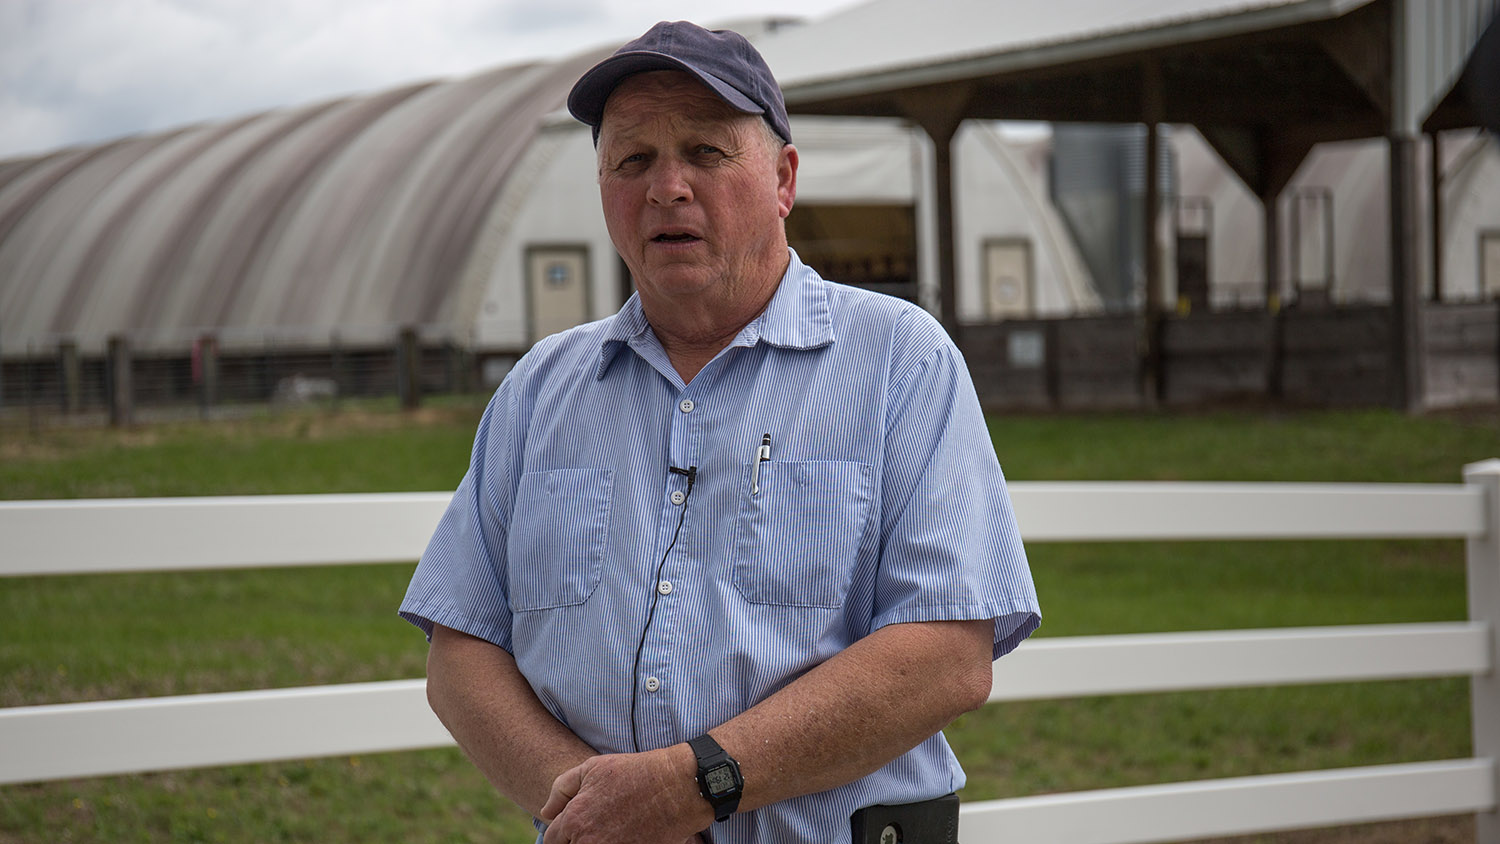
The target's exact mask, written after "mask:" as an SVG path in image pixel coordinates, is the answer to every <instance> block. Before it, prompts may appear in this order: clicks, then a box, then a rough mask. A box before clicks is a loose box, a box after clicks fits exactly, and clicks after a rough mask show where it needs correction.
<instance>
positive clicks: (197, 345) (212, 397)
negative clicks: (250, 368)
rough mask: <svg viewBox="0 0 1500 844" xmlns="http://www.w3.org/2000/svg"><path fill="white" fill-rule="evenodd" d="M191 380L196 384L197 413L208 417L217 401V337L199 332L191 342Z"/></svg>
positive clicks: (205, 417)
mask: <svg viewBox="0 0 1500 844" xmlns="http://www.w3.org/2000/svg"><path fill="white" fill-rule="evenodd" d="M193 381H195V382H196V383H197V385H198V415H199V416H200V417H202V418H204V419H207V418H208V412H209V409H210V408H212V407H213V406H214V405H215V404H217V403H218V401H219V338H218V336H217V335H214V334H200V335H199V336H198V339H197V340H196V341H194V343H193Z"/></svg>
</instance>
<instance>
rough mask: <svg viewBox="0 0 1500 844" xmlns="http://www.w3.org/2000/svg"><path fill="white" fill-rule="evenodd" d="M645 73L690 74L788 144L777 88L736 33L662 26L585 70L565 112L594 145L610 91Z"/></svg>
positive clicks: (688, 25) (757, 55) (681, 24)
mask: <svg viewBox="0 0 1500 844" xmlns="http://www.w3.org/2000/svg"><path fill="white" fill-rule="evenodd" d="M648 70H681V71H685V72H687V73H691V74H692V75H693V76H694V77H695V78H697V79H698V81H700V82H702V83H703V84H704V85H707V86H708V87H709V88H710V89H711V90H712V91H713V92H714V93H716V94H718V95H719V97H720V98H721V99H723V100H724V102H726V103H729V104H730V105H731V106H733V107H734V108H736V109H738V110H739V111H742V112H745V113H746V114H759V115H762V116H763V117H765V119H766V122H767V123H770V124H771V128H772V129H774V130H776V134H778V135H780V136H781V139H782V140H783V141H786V142H787V143H791V142H792V129H791V126H790V125H788V121H787V117H786V103H784V102H783V101H782V99H781V86H779V85H777V84H776V78H775V77H774V76H772V75H771V68H769V67H767V66H766V60H765V59H763V58H761V55H760V53H758V52H756V50H755V48H754V47H752V46H750V42H749V41H746V40H745V37H744V36H743V35H740V34H739V33H737V32H731V31H729V30H727V29H724V30H714V31H710V30H707V29H704V28H703V27H701V26H698V25H697V24H692V23H688V22H687V21H675V22H668V21H662V22H661V23H659V24H657V25H656V26H653V27H651V28H650V29H649V30H647V31H646V34H645V35H642V36H641V37H640V38H637V39H635V40H634V41H631V42H630V43H629V44H626V45H625V46H623V47H621V48H620V49H618V50H616V51H615V54H614V55H612V56H610V57H609V58H607V59H605V60H604V61H602V62H599V63H598V64H596V65H594V66H593V67H592V68H590V69H589V71H588V72H587V73H585V74H584V75H583V76H582V77H581V78H580V79H579V80H578V82H577V83H576V84H574V85H573V90H572V92H571V93H569V94H568V111H570V112H572V114H573V116H574V117H576V118H578V119H579V120H582V121H583V122H584V123H587V124H588V125H589V126H592V127H593V129H594V141H595V142H598V140H599V123H600V122H601V121H602V120H603V119H604V103H605V101H607V100H608V99H609V95H610V94H612V93H614V90H615V86H616V85H619V84H620V80H622V79H624V78H625V77H627V76H629V75H631V74H632V73H643V72H645V71H648Z"/></svg>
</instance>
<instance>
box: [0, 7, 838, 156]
mask: <svg viewBox="0 0 1500 844" xmlns="http://www.w3.org/2000/svg"><path fill="white" fill-rule="evenodd" d="M852 4H853V0H800V2H799V1H798V0H786V2H779V3H778V2H759V3H753V4H752V3H748V2H746V0H699V2H694V3H688V2H679V0H428V2H420V3H419V2H411V0H317V1H316V2H306V0H0V157H11V156H16V155H24V154H31V153H37V152H42V151H46V150H49V149H52V148H55V147H58V146H63V145H72V144H81V143H92V142H97V141H101V140H104V139H107V138H111V137H116V136H120V135H128V134H136V133H140V132H151V131H159V130H163V129H167V128H170V127H173V126H178V125H183V124H187V123H196V122H201V121H205V120H219V119H224V118H227V117H231V116H235V115H240V114H246V113H250V112H255V111H262V110H266V109H270V108H275V107H278V106H284V105H294V104H299V103H307V102H315V101H318V100H321V99H328V98H331V97H336V96H340V95H343V94H348V93H352V92H361V91H373V90H381V89H386V88H392V87H396V86H399V85H402V84H406V83H409V82H415V81H419V80H425V79H432V78H438V77H447V76H456V75H463V74H468V73H473V72H477V71H479V70H482V69H485V68H490V67H498V66H501V65H505V64H512V63H515V62H519V61H524V60H529V59H535V58H544V57H553V58H556V57H562V56H565V55H568V54H570V53H574V52H578V51H580V50H585V49H590V48H593V47H596V46H598V45H600V44H603V43H607V42H610V41H619V40H623V39H626V38H630V37H633V36H634V35H637V34H639V33H640V32H642V31H644V30H645V29H646V28H647V27H648V26H650V25H651V24H652V23H654V22H655V21H657V20H662V19H680V18H692V19H694V20H698V21H701V22H706V23H712V22H714V21H723V20H729V19H734V18H744V17H747V16H751V15H765V14H782V15H786V14H800V15H804V16H820V15H822V14H826V13H827V12H828V11H830V10H833V9H836V8H840V7H847V6H849V5H852Z"/></svg>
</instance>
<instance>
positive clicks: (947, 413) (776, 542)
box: [401, 23, 1039, 844]
mask: <svg viewBox="0 0 1500 844" xmlns="http://www.w3.org/2000/svg"><path fill="white" fill-rule="evenodd" d="M568 103H569V108H570V110H571V111H572V112H573V114H574V115H575V116H577V117H578V118H579V119H581V120H582V121H584V122H585V123H588V124H589V125H590V126H592V127H593V129H594V132H595V139H596V144H597V157H598V174H599V189H600V195H601V198H602V201H603V207H604V216H605V219H606V221H607V223H608V227H609V232H610V238H611V240H612V241H613V242H614V245H615V247H616V249H617V250H618V251H619V253H620V255H621V257H622V258H623V259H624V260H625V263H626V264H627V265H628V266H629V268H630V271H631V275H632V277H633V278H634V279H635V282H636V286H637V291H638V292H637V294H636V295H635V296H633V297H632V298H631V300H630V301H629V302H627V303H626V305H625V306H624V308H622V309H621V311H620V312H619V313H618V314H616V315H615V316H613V317H611V318H609V319H606V320H602V321H600V322H597V323H592V324H588V325H583V326H579V327H577V328H575V329H572V330H570V331H566V332H563V333H562V334H559V335H555V336H552V337H549V338H547V339H545V340H543V341H542V342H540V343H538V344H537V345H536V347H535V348H533V349H532V350H531V351H530V352H529V353H528V354H527V355H526V356H525V357H524V358H523V359H522V360H521V361H520V362H519V363H518V364H517V365H516V367H515V369H514V370H513V371H512V372H511V374H510V375H509V376H508V377H507V378H506V380H505V383H504V384H502V385H501V387H500V389H499V390H498V391H497V392H496V395H495V397H494V399H493V400H492V402H491V404H490V406H489V408H488V410H487V411H486V413H485V415H484V418H483V421H482V422H481V423H480V426H479V430H478V434H477V436H476V439H475V444H474V452H473V458H472V463H471V466H470V469H469V472H468V474H467V475H466V476H465V478H464V480H463V482H462V483H461V484H460V486H459V488H458V491H457V492H456V493H455V495H454V498H453V502H452V504H451V505H450V506H449V509H448V511H447V513H446V514H445V515H444V517H443V520H442V522H441V524H440V525H439V527H438V530H437V533H436V535H435V536H434V537H433V539H432V542H431V544H430V545H429V547H428V549H427V551H426V553H425V554H424V555H423V557H422V561H421V563H420V564H419V566H418V567H417V572H416V574H415V576H414V577H413V579H412V584H411V587H410V590H409V591H408V593H407V596H406V600H405V601H404V603H403V604H402V610H401V611H402V614H403V615H404V616H405V617H406V618H408V619H409V620H411V621H413V622H414V623H416V624H418V625H419V626H421V627H422V628H423V629H424V630H426V631H428V633H429V636H430V637H431V643H432V644H431V651H430V655H429V658H428V696H429V698H430V700H431V702H432V706H433V709H434V710H435V711H436V712H437V714H438V715H439V717H440V718H441V719H442V720H443V723H444V724H445V725H447V727H448V728H449V730H450V731H451V732H452V733H453V735H454V737H455V738H456V739H457V740H458V743H459V745H460V746H462V747H463V749H464V750H465V751H466V752H467V753H468V755H469V756H470V758H471V759H473V760H474V762H475V764H476V765H477V766H478V767H479V768H480V769H481V770H482V771H483V772H484V773H485V775H486V776H487V777H489V779H490V780H491V782H492V783H494V785H495V786H496V788H497V789H499V790H500V791H501V792H502V793H504V794H506V795H507V796H509V797H510V798H511V799H513V800H515V801H516V802H517V803H518V804H519V805H521V806H522V807H523V808H525V809H526V810H527V811H529V812H531V813H532V814H533V815H534V816H535V817H536V818H538V819H539V822H540V823H542V824H545V836H544V840H545V841H546V842H547V843H548V844H552V843H553V842H579V843H580V844H587V842H650V844H661V842H671V844H675V842H680V841H685V840H698V839H697V836H698V835H699V833H705V834H704V836H703V838H704V839H705V840H714V841H717V842H720V843H721V844H723V843H724V842H751V841H754V842H795V841H809V842H812V841H816V842H847V841H849V840H850V839H851V816H854V815H856V814H857V813H859V812H860V811H861V810H862V809H864V808H865V807H869V806H875V805H881V804H884V805H896V804H901V805H904V804H918V806H919V807H925V806H926V805H927V804H925V803H924V801H929V800H933V799H936V798H943V797H944V796H946V795H949V794H950V793H951V792H953V791H954V790H955V789H956V788H958V787H959V786H961V785H962V784H963V772H962V770H961V769H960V768H959V766H958V764H957V762H956V761H955V760H954V758H953V755H952V753H951V751H950V750H949V749H948V745H947V744H946V742H945V741H944V739H943V737H942V735H941V733H940V732H939V731H940V730H941V729H942V727H944V726H945V725H946V724H947V723H948V722H949V721H951V720H952V719H953V718H954V717H956V716H957V715H959V714H960V713H962V712H964V711H966V710H969V709H973V708H975V707H977V706H979V705H980V704H982V703H983V702H984V700H985V699H986V697H987V695H988V692H989V690H990V667H991V663H992V661H993V660H994V659H995V658H997V657H998V656H1000V655H1001V654H1003V653H1005V652H1007V651H1009V650H1010V649H1012V648H1014V647H1015V646H1016V644H1018V643H1019V642H1020V641H1021V640H1023V639H1025V638H1026V637H1027V636H1028V635H1030V633H1031V632H1032V631H1033V630H1034V629H1035V628H1036V626H1037V624H1038V622H1039V615H1038V610H1037V604H1036V596H1035V592H1034V589H1033V587H1032V583H1031V577H1030V572H1029V570H1028V568H1027V566H1026V561H1025V556H1024V553H1023V551H1022V548H1021V543H1020V539H1019V536H1018V535H1017V532H1016V529H1015V521H1014V517H1013V516H1012V513H1011V510H1010V506H1009V502H1008V499H1007V498H1006V494H1005V486H1004V479H1003V477H1002V476H1001V473H1000V469H999V466H998V464H997V463H996V461H995V456H994V449H993V446H992V445H991V443H990V440H989V437H988V434H987V432H986V429H985V426H984V422H983V419H982V417H981V414H980V412H979V407H978V403H977V400H976V399H975V396H974V390H973V386H972V384H971V383H970V381H969V377H968V374H967V372H966V371H965V369H964V366H963V361H962V358H961V357H960V355H959V354H958V352H957V350H956V349H955V348H954V347H953V345H952V343H951V342H950V341H949V340H948V338H947V335H946V334H944V333H943V331H942V329H941V327H939V326H938V325H937V323H936V322H935V321H934V320H933V319H932V318H931V317H930V316H929V315H927V314H926V313H925V312H923V311H921V310H920V309H918V308H916V307H914V306H911V305H909V304H907V303H904V302H901V301H899V300H896V299H892V298H889V297H885V296H879V295H877V294H873V293H868V292H865V291H861V290H856V289H853V288H849V287H844V286H841V285H836V284H831V283H829V282H825V281H823V280H822V279H820V278H819V277H818V276H817V274H816V273H814V272H813V271H812V270H811V269H809V268H808V267H806V266H804V265H803V264H802V263H801V262H800V261H799V260H798V259H797V257H796V255H795V253H793V252H792V251H791V250H790V249H788V247H787V242H786V234H785V227H784V219H785V217H786V216H787V214H788V213H789V212H790V211H791V208H792V203H793V200H794V199H795V196H796V184H797V163H798V158H797V149H796V147H794V146H793V145H792V144H791V130H790V128H789V126H788V121H787V116H786V110H785V106H784V105H783V103H782V98H781V92H780V89H779V88H778V87H777V85H776V82H775V80H774V79H773V78H772V76H771V73H770V70H769V69H768V68H767V67H766V65H765V63H764V61H763V60H762V59H761V57H760V55H759V54H758V53H757V52H756V51H755V50H754V48H752V47H751V46H750V45H749V43H748V42H746V41H745V40H744V39H743V38H741V37H740V36H738V35H736V34H734V33H729V32H717V33H715V32H708V31H706V30H703V29H700V28H698V27H696V26H693V25H692V24H687V23H663V24H658V25H657V26H656V27H653V28H652V29H651V30H650V31H649V32H647V33H646V34H645V35H644V36H642V37H641V38H640V39H638V40H637V41H635V42H632V43H631V44H628V45H626V46H625V47H624V48H622V49H621V51H620V52H618V53H616V54H615V55H614V56H612V57H611V58H609V59H606V60H604V61H603V62H601V63H600V64H599V65H597V66H596V67H594V68H593V69H592V70H590V71H589V72H588V73H586V74H585V75H584V76H583V77H582V78H581V79H580V80H579V82H578V84H577V85H576V86H575V87H574V89H573V92H572V94H571V95H570V96H569V100H568ZM937 805H938V806H939V807H940V808H943V810H944V811H948V812H949V814H950V817H949V818H948V822H950V823H951V822H953V821H954V819H953V818H952V817H951V813H952V812H953V811H956V810H954V809H952V808H951V801H950V802H944V803H940V804H937ZM901 811H907V809H902V810H901ZM716 820H718V821H720V823H715V821H716ZM710 828H711V829H710Z"/></svg>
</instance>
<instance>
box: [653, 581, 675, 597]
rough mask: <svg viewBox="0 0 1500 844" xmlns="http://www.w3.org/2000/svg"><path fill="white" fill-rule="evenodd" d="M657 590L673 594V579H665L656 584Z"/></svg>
mask: <svg viewBox="0 0 1500 844" xmlns="http://www.w3.org/2000/svg"><path fill="white" fill-rule="evenodd" d="M656 591H658V592H660V593H662V594H663V595H670V594H672V581H670V580H663V581H662V582H661V583H658V584H656Z"/></svg>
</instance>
